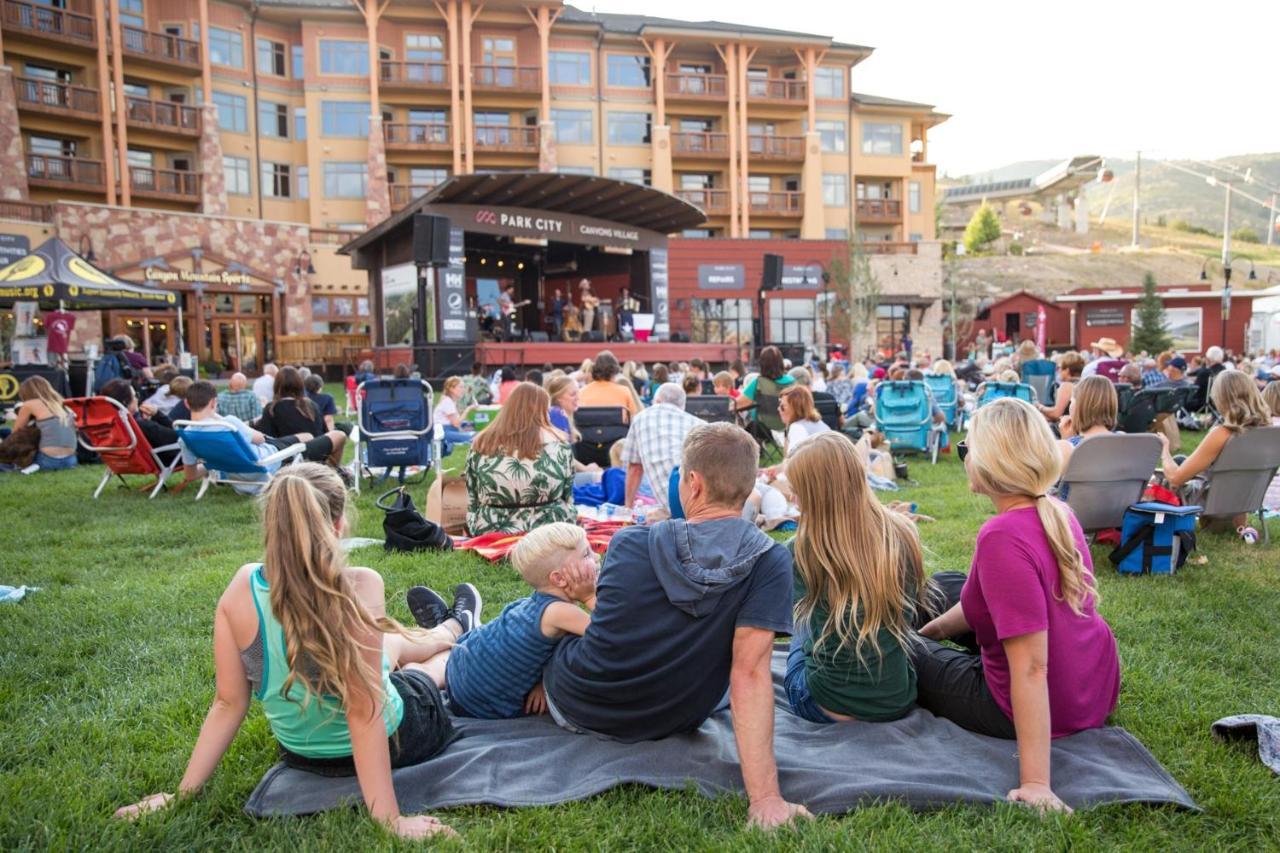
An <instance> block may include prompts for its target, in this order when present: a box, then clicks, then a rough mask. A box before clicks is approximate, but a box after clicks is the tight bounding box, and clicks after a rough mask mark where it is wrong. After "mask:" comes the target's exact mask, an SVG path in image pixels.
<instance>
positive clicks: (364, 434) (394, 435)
mask: <svg viewBox="0 0 1280 853" xmlns="http://www.w3.org/2000/svg"><path fill="white" fill-rule="evenodd" d="M433 398H434V392H433V391H432V389H431V385H430V384H428V383H427V382H426V381H424V380H422V379H393V378H390V377H385V376H384V377H378V378H377V379H369V380H366V381H364V382H361V383H360V384H359V385H358V386H357V387H356V421H357V423H358V425H359V434H358V435H357V436H355V441H356V477H355V481H356V484H355V492H356V494H360V477H361V476H362V475H367V476H368V477H369V478H370V479H372V478H373V470H372V469H374V468H381V469H384V473H383V475H382V477H380V478H379V479H382V480H385V479H386V478H387V477H388V476H390V473H391V469H392V468H399V469H400V481H401V482H403V481H404V472H405V469H406V468H408V466H410V465H421V466H423V467H424V468H430V467H431V460H432V454H431V439H432V432H431V402H432V400H433Z"/></svg>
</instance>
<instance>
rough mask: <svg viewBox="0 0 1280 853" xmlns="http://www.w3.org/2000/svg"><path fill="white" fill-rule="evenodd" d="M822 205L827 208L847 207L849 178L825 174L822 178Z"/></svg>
mask: <svg viewBox="0 0 1280 853" xmlns="http://www.w3.org/2000/svg"><path fill="white" fill-rule="evenodd" d="M822 203H823V204H824V205H825V206H827V207H848V206H849V176H848V175H841V174H835V175H831V174H825V175H823V176H822Z"/></svg>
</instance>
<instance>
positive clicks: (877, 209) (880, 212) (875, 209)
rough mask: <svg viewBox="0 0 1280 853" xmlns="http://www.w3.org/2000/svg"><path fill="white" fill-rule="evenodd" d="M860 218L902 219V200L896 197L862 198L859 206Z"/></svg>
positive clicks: (858, 213)
mask: <svg viewBox="0 0 1280 853" xmlns="http://www.w3.org/2000/svg"><path fill="white" fill-rule="evenodd" d="M857 217H858V219H864V220H866V219H888V220H892V221H894V222H897V221H898V220H900V219H902V201H901V199H896V198H860V199H858V206H857Z"/></svg>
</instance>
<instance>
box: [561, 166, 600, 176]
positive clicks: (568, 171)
mask: <svg viewBox="0 0 1280 853" xmlns="http://www.w3.org/2000/svg"><path fill="white" fill-rule="evenodd" d="M556 171H557V172H559V173H560V174H562V175H595V173H596V170H595V169H594V168H592V167H591V166H557V167H556Z"/></svg>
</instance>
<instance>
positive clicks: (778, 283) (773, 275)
mask: <svg viewBox="0 0 1280 853" xmlns="http://www.w3.org/2000/svg"><path fill="white" fill-rule="evenodd" d="M760 289H761V290H781V289H782V255H765V256H764V274H763V275H762V276H761V277H760Z"/></svg>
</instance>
